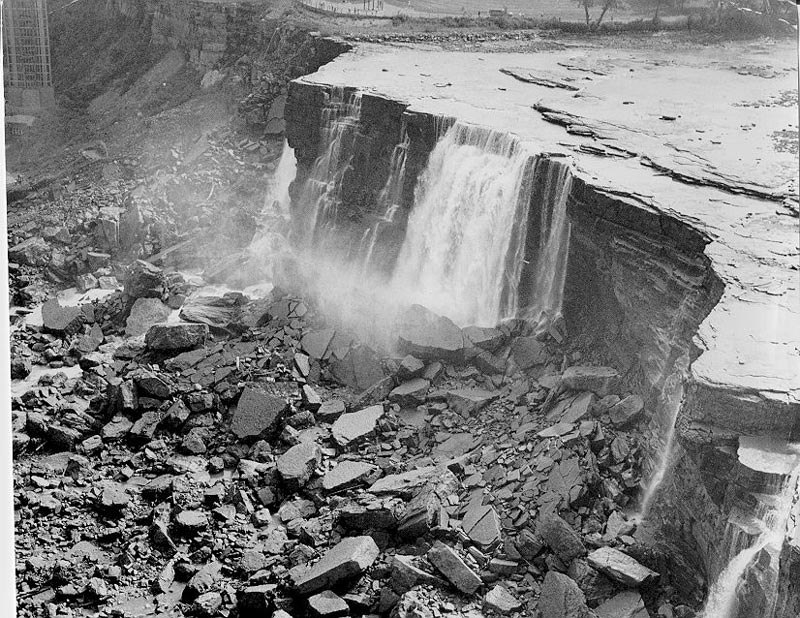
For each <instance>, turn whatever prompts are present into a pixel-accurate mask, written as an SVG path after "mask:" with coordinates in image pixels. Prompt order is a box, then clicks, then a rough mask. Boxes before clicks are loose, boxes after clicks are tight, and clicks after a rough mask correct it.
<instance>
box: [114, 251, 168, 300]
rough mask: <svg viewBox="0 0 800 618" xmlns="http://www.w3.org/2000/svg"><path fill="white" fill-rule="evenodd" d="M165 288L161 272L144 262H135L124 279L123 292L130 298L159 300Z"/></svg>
mask: <svg viewBox="0 0 800 618" xmlns="http://www.w3.org/2000/svg"><path fill="white" fill-rule="evenodd" d="M165 288H166V279H165V277H164V273H163V271H162V270H161V269H160V268H158V267H157V266H153V265H152V264H150V263H149V262H145V261H144V260H137V261H136V263H135V264H134V265H133V268H132V269H131V272H130V273H129V275H128V277H127V278H126V279H125V287H124V291H125V294H126V295H127V296H129V297H130V298H161V296H162V294H163V293H164V290H165Z"/></svg>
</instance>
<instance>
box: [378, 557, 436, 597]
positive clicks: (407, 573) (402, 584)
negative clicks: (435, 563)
mask: <svg viewBox="0 0 800 618" xmlns="http://www.w3.org/2000/svg"><path fill="white" fill-rule="evenodd" d="M415 560H419V558H417V557H416V556H404V555H402V554H395V555H394V556H393V557H392V560H391V568H392V574H391V577H390V580H389V581H390V585H391V587H392V590H394V591H395V592H397V593H398V594H402V593H404V592H406V591H408V590H411V589H412V588H413V587H414V586H416V585H418V584H424V585H428V586H437V587H444V585H445V582H444V581H443V580H441V579H439V578H438V577H436V576H435V575H433V574H431V573H428V572H427V571H423V570H422V569H421V568H420V567H419V566H417V565H416V564H415Z"/></svg>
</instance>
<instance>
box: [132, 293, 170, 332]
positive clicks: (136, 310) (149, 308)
mask: <svg viewBox="0 0 800 618" xmlns="http://www.w3.org/2000/svg"><path fill="white" fill-rule="evenodd" d="M170 313H172V309H170V308H169V307H167V306H166V305H165V304H164V303H162V302H161V300H160V299H158V298H137V299H136V302H134V303H133V307H131V312H130V315H128V319H127V321H126V322H125V336H126V337H138V336H139V335H144V334H145V333H146V332H147V331H148V330H150V327H151V326H153V325H155V324H161V323H162V322H165V321H166V319H167V318H168V317H169V315H170Z"/></svg>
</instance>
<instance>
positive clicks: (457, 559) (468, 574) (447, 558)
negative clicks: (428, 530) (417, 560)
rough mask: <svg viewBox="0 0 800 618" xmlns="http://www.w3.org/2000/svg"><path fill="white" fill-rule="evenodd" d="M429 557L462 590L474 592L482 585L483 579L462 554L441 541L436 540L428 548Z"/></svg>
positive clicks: (468, 592) (467, 592)
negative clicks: (464, 559) (468, 564)
mask: <svg viewBox="0 0 800 618" xmlns="http://www.w3.org/2000/svg"><path fill="white" fill-rule="evenodd" d="M427 558H428V561H429V562H430V563H431V564H432V565H433V566H435V567H436V569H437V570H438V571H439V572H440V573H441V574H442V575H444V576H445V577H446V578H447V579H448V580H449V581H450V583H451V584H453V585H454V586H455V587H456V588H458V589H459V590H460V591H461V592H463V593H465V594H472V593H474V592H475V591H476V590H477V589H478V588H480V587H481V584H482V581H481V578H480V577H479V576H478V574H477V573H475V571H473V570H472V569H471V568H469V567H468V566H467V564H466V563H465V562H464V561H463V560H462V559H461V556H459V555H458V554H457V553H456V552H454V551H453V550H452V549H451V548H450V547H448V546H447V545H445V544H444V543H442V542H441V541H436V543H434V545H433V547H432V548H431V549H430V550H428V553H427Z"/></svg>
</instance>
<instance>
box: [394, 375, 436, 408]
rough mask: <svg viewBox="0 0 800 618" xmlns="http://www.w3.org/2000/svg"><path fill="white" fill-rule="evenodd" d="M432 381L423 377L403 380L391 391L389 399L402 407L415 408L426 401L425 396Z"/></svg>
mask: <svg viewBox="0 0 800 618" xmlns="http://www.w3.org/2000/svg"><path fill="white" fill-rule="evenodd" d="M430 385H431V383H430V382H428V381H427V380H425V379H423V378H413V379H411V380H408V381H407V382H403V383H402V384H401V385H400V386H398V387H396V388H395V389H393V390H392V392H391V393H389V401H391V402H392V403H396V404H398V405H400V407H402V408H415V407H417V406H418V405H420V404H423V403H425V396H426V395H427V394H428V388H430Z"/></svg>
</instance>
